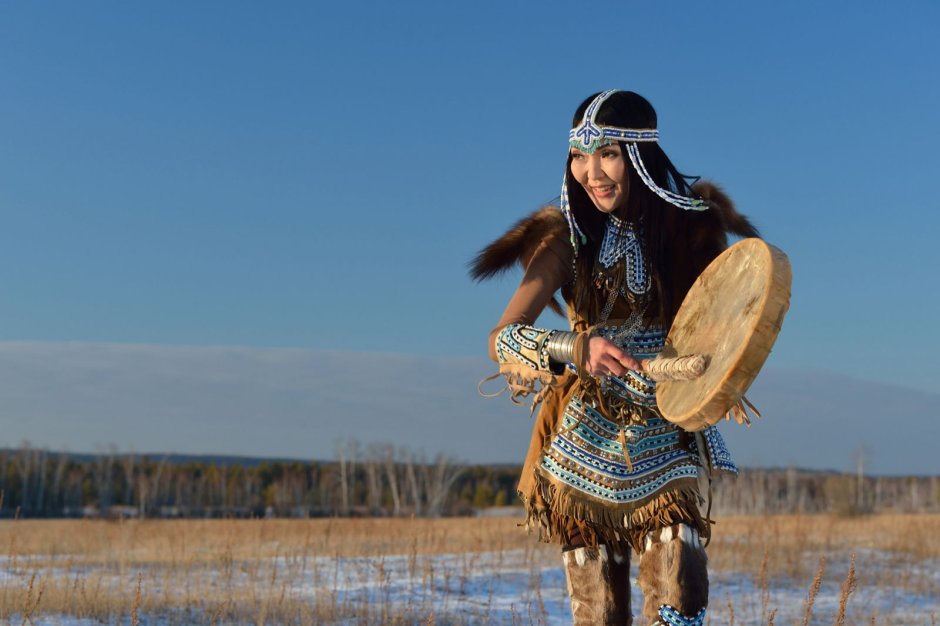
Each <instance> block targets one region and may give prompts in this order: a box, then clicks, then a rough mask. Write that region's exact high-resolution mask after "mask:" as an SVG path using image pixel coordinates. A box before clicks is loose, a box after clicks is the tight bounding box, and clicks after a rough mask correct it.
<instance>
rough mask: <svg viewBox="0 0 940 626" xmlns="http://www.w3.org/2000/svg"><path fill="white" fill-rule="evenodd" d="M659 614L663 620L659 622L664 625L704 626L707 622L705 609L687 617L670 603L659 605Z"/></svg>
mask: <svg viewBox="0 0 940 626" xmlns="http://www.w3.org/2000/svg"><path fill="white" fill-rule="evenodd" d="M659 616H660V617H661V618H662V620H661V621H660V622H658V623H659V624H662V625H663V626H702V624H704V623H705V609H702V610H701V611H699V612H698V613H696V614H695V615H693V616H692V617H686V616H685V615H683V614H682V613H680V612H679V611H677V610H676V609H675V608H673V607H671V606H670V605H668V604H663V605H661V606H660V607H659Z"/></svg>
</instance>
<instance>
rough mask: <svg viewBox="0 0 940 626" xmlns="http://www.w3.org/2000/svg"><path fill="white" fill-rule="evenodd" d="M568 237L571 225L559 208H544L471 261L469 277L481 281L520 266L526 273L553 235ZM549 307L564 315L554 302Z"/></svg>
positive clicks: (524, 219) (523, 219) (518, 223)
mask: <svg viewBox="0 0 940 626" xmlns="http://www.w3.org/2000/svg"><path fill="white" fill-rule="evenodd" d="M559 234H563V235H564V236H565V237H567V236H568V223H567V222H566V221H565V216H564V215H562V214H561V211H559V210H558V207H555V206H545V207H542V208H541V209H539V210H538V211H535V212H534V213H532V214H531V215H529V216H527V217H524V218H522V219H521V220H519V221H518V222H516V223H515V224H513V226H512V228H510V229H509V230H507V231H506V233H505V234H503V236H502V237H500V238H499V239H497V240H496V241H494V242H493V243H491V244H490V245H488V246H486V247H485V248H483V249H482V250H480V252H479V254H477V255H476V257H474V258H473V260H472V261H470V263H469V264H468V265H469V268H470V277H471V278H473V280H476V281H481V280H485V279H488V278H493V277H494V276H497V275H499V274H502V273H503V272H505V271H507V270H509V269H510V268H512V267H513V266H514V265H516V264H517V263H518V264H519V266H520V267H522V268H523V269H525V267H526V266H527V265H528V264H529V261H530V260H531V259H532V255H533V254H534V253H535V250H536V249H537V248H538V247H539V244H541V243H542V241H543V240H544V239H545V238H546V237H548V236H550V235H559ZM549 306H550V307H551V308H552V310H553V311H554V312H555V313H558V314H559V315H564V311H563V310H562V307H561V305H560V304H559V303H558V301H557V300H555V299H554V298H552V300H551V302H549Z"/></svg>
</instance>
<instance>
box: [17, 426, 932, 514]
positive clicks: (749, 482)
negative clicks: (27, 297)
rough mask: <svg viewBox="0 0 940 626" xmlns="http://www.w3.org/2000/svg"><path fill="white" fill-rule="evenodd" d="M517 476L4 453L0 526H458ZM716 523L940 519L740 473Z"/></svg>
mask: <svg viewBox="0 0 940 626" xmlns="http://www.w3.org/2000/svg"><path fill="white" fill-rule="evenodd" d="M519 471H520V468H519V467H518V466H492V465H464V464H459V463H456V462H455V461H453V460H452V459H450V458H448V457H446V456H444V455H437V456H435V457H433V458H426V457H425V456H424V455H422V454H420V453H417V452H414V451H411V450H407V449H404V448H396V447H394V446H392V445H389V444H372V445H368V446H362V445H360V444H358V443H357V442H354V441H348V442H343V443H342V444H341V445H339V446H338V447H337V450H336V459H335V460H332V461H311V462H302V461H276V460H242V461H241V462H232V461H221V460H218V459H214V460H208V459H200V458H198V457H192V458H188V459H184V460H179V459H173V458H171V457H159V458H157V457H151V456H139V455H135V454H127V453H123V454H121V453H118V452H117V451H116V450H114V449H111V450H108V451H105V452H100V453H98V454H95V455H69V454H67V453H61V452H50V451H47V450H42V449H37V448H33V447H31V446H29V445H26V444H24V445H22V446H20V447H19V448H18V449H7V450H0V516H2V517H13V516H19V517H63V516H65V517H69V516H72V517H79V516H111V517H260V516H285V517H286V516H295V517H307V516H314V517H315V516H333V515H339V516H346V515H360V516H365V515H380V516H412V515H413V516H429V517H435V516H441V515H466V514H472V513H474V512H475V511H479V510H480V509H486V508H490V507H502V506H512V505H517V504H518V503H519V501H518V498H517V497H516V494H515V485H516V481H517V480H518V477H519ZM711 495H712V499H713V502H714V508H713V510H715V511H717V512H721V513H722V514H768V513H796V512H801V513H824V512H834V513H839V514H849V515H851V514H860V513H868V512H885V511H940V477H937V476H910V477H883V476H865V475H863V474H862V473H861V472H859V473H857V474H852V475H849V474H837V473H826V472H812V471H805V470H798V469H794V468H790V469H767V470H763V469H751V470H748V469H745V470H742V472H741V475H740V476H739V477H738V478H736V479H722V480H718V481H716V482H715V483H714V484H713V485H712V489H711Z"/></svg>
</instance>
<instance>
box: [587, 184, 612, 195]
mask: <svg viewBox="0 0 940 626" xmlns="http://www.w3.org/2000/svg"><path fill="white" fill-rule="evenodd" d="M613 190H614V185H605V186H603V187H591V191H593V192H594V193H595V194H599V195H602V196H603V195H606V194H608V193H610V192H611V191H613Z"/></svg>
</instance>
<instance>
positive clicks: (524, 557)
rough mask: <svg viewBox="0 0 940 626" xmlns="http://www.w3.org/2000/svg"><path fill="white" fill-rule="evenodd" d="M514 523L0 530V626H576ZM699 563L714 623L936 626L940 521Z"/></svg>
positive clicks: (775, 537) (779, 525) (838, 529)
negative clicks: (705, 566) (706, 571)
mask: <svg viewBox="0 0 940 626" xmlns="http://www.w3.org/2000/svg"><path fill="white" fill-rule="evenodd" d="M517 521H518V520H517V519H516V518H473V519H470V518H458V519H439V520H428V519H415V520H407V519H317V520H309V521H305V520H205V521H203V520H185V521H124V522H107V521H74V520H49V521H33V520H18V521H4V522H0V550H2V553H0V623H3V624H30V623H32V624H62V625H68V626H73V625H78V624H81V625H85V624H89V625H90V624H99V623H106V624H144V625H157V624H159V625H164V624H165V625H169V624H332V623H342V624H358V623H368V624H386V623H399V624H412V623H420V624H463V623H467V624H476V623H496V624H499V623H506V624H530V623H533V624H564V623H566V622H569V621H570V618H569V617H568V612H567V611H568V610H567V604H566V596H565V591H564V585H565V583H564V574H563V572H562V570H561V567H560V557H559V554H558V549H557V548H555V547H552V546H545V545H541V544H538V543H537V542H536V541H535V539H534V538H533V537H527V536H526V534H525V532H524V531H522V530H520V529H519V528H517V527H516V522H517ZM708 553H709V558H710V566H711V572H712V573H711V577H712V595H711V606H710V608H709V618H708V622H707V623H709V624H713V625H718V624H742V625H743V624H769V623H773V624H779V625H782V624H787V625H791V624H795V625H797V626H799V625H802V624H835V623H839V613H840V605H841V606H842V610H844V612H845V615H844V617H843V618H842V619H843V622H842V623H844V624H891V625H892V626H896V625H900V624H916V625H924V624H926V625H931V626H935V625H936V624H938V623H940V515H879V516H869V517H858V518H837V517H829V516H816V517H796V516H778V517H768V518H757V517H736V518H723V519H720V520H719V523H718V525H717V526H716V527H715V531H714V540H713V541H712V544H711V546H710V547H709V548H708ZM850 568H851V570H852V572H853V574H852V575H851V576H850ZM853 579H854V582H853ZM847 581H848V583H852V585H849V584H847ZM811 589H816V593H815V596H814V597H813V598H812V600H811V601H810V599H809V596H810V595H811ZM634 591H636V590H634ZM850 591H851V593H849V592H850ZM635 600H636V601H637V602H638V601H639V596H638V595H637V596H635ZM635 606H638V604H635Z"/></svg>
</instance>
